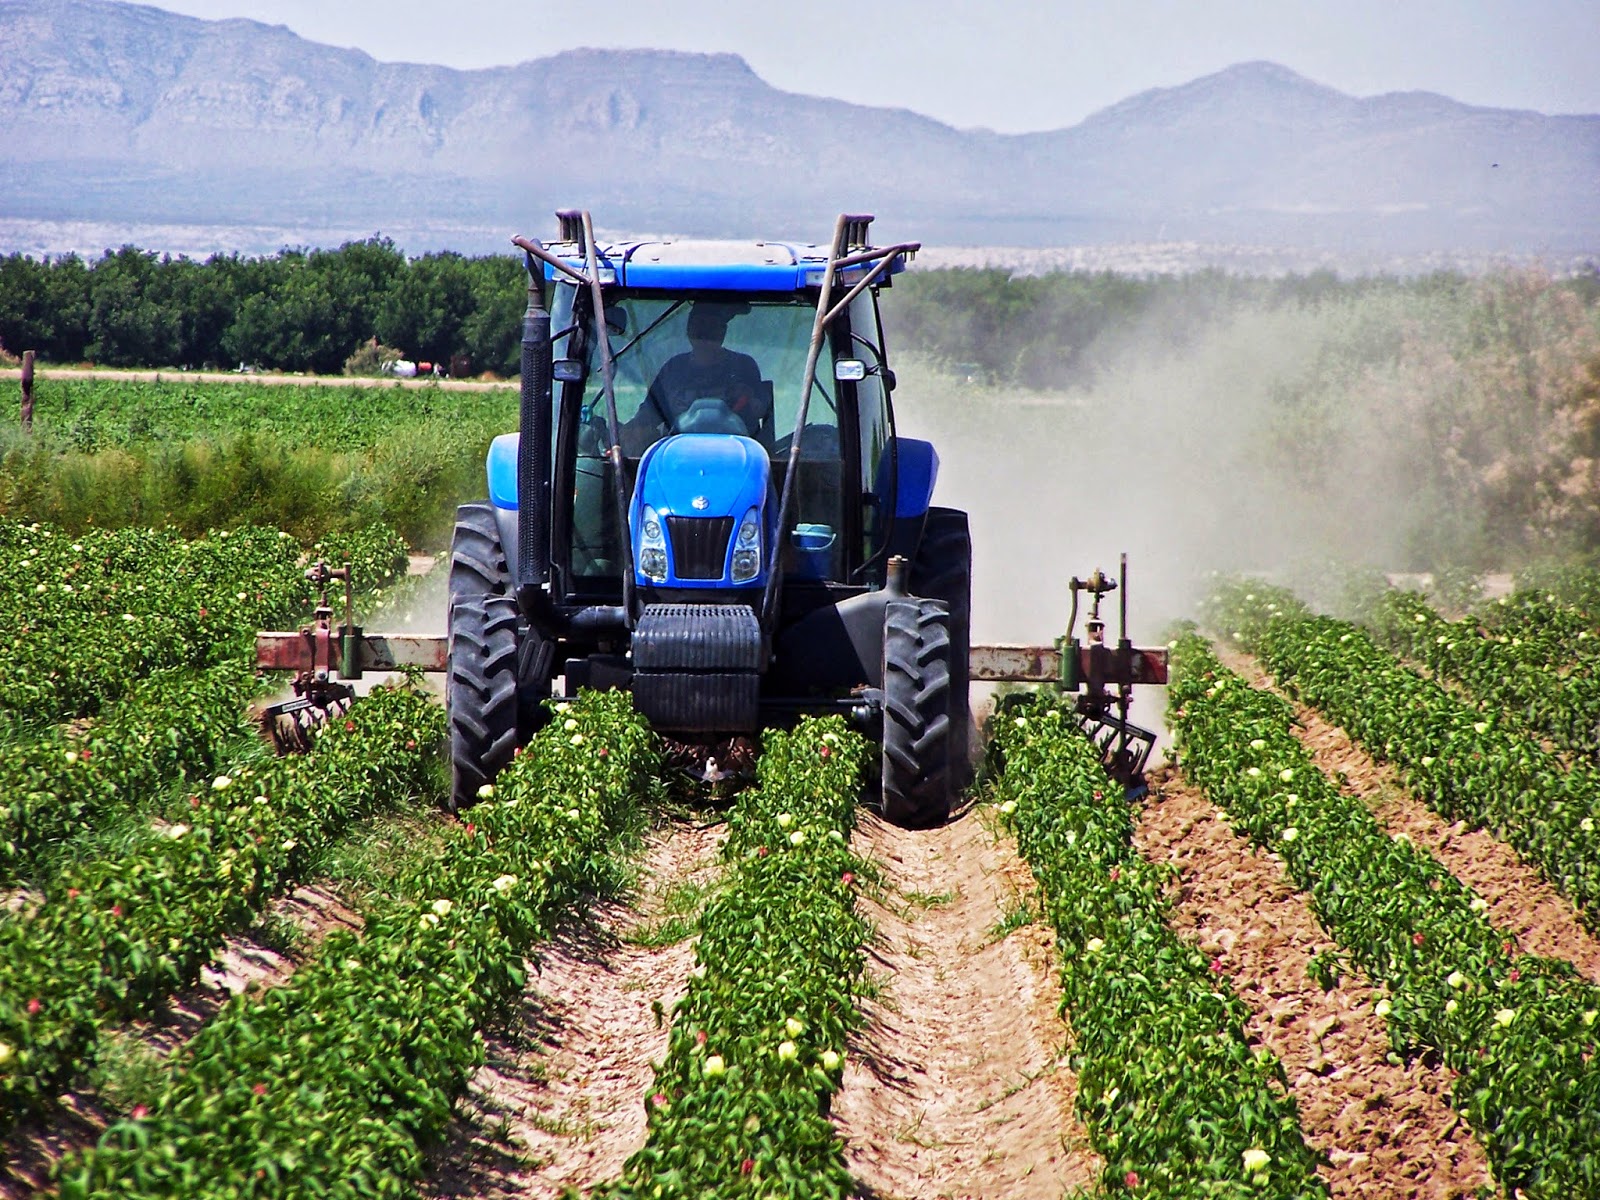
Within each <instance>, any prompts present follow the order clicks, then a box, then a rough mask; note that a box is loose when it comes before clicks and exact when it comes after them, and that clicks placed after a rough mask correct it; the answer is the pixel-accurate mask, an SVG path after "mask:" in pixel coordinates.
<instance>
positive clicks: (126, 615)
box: [122, 613, 139, 621]
mask: <svg viewBox="0 0 1600 1200" xmlns="http://www.w3.org/2000/svg"><path fill="white" fill-rule="evenodd" d="M122 619H123V620H124V621H137V620H138V619H139V618H138V617H136V616H134V615H133V614H132V613H123V614H122Z"/></svg>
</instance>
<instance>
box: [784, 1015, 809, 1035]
mask: <svg viewBox="0 0 1600 1200" xmlns="http://www.w3.org/2000/svg"><path fill="white" fill-rule="evenodd" d="M783 1028H784V1030H785V1032H787V1033H788V1035H789V1036H790V1037H792V1038H797V1037H799V1036H800V1035H801V1034H802V1033H804V1032H805V1031H806V1023H805V1022H804V1021H802V1020H801V1019H800V1018H799V1017H790V1018H789V1019H788V1020H787V1021H785V1022H784V1023H783Z"/></svg>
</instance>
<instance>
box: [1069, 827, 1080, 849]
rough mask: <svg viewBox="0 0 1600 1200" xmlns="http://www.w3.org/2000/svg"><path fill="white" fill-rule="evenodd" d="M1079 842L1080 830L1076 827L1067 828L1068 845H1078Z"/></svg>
mask: <svg viewBox="0 0 1600 1200" xmlns="http://www.w3.org/2000/svg"><path fill="white" fill-rule="evenodd" d="M1077 843H1078V831H1077V830H1076V829H1069V830H1067V845H1069V846H1075V845H1077Z"/></svg>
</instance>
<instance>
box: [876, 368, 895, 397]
mask: <svg viewBox="0 0 1600 1200" xmlns="http://www.w3.org/2000/svg"><path fill="white" fill-rule="evenodd" d="M880 374H881V375H882V376H883V390H884V391H886V392H892V391H894V387H895V384H896V383H898V382H899V380H897V379H896V378H895V377H894V368H893V367H884V368H883V370H882V371H881V372H880Z"/></svg>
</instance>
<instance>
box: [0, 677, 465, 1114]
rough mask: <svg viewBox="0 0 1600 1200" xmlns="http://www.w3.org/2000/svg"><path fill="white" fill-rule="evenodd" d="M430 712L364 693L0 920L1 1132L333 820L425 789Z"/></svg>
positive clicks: (191, 962) (187, 971)
mask: <svg viewBox="0 0 1600 1200" xmlns="http://www.w3.org/2000/svg"><path fill="white" fill-rule="evenodd" d="M441 722H442V716H441V714H440V710H439V709H438V707H437V706H436V705H434V704H433V703H431V702H430V701H428V700H427V699H425V698H424V697H422V696H420V695H417V694H414V693H411V692H409V691H402V690H383V691H379V692H375V693H374V695H373V696H372V697H369V698H368V699H366V700H364V701H363V702H362V704H361V705H360V706H359V709H358V710H357V711H355V712H353V713H352V714H351V716H350V717H349V719H347V720H346V721H344V722H343V723H342V724H339V725H336V726H334V727H332V728H331V729H329V730H327V731H326V732H325V733H323V734H322V736H321V737H320V738H319V739H318V741H317V744H316V748H315V750H314V751H313V752H312V753H311V754H309V755H305V756H295V757H289V758H284V759H275V760H271V761H269V762H267V763H266V764H265V765H263V766H260V767H251V766H244V767H241V768H239V769H238V770H236V771H235V772H233V773H232V774H224V775H220V776H217V777H216V778H215V779H214V780H213V781H212V782H211V784H210V786H208V787H206V788H205V789H203V790H202V791H200V792H197V793H196V794H195V795H193V796H191V797H190V798H189V808H188V810H187V811H186V812H184V813H181V814H180V817H181V819H180V820H178V821H175V822H158V823H153V824H151V825H149V826H147V827H145V828H144V829H143V830H142V831H141V832H139V833H138V834H137V835H135V836H134V837H133V838H132V839H131V840H130V841H129V842H128V843H127V844H126V845H125V846H124V847H123V848H122V849H121V850H120V852H119V853H118V855H117V856H116V857H115V858H99V859H95V860H92V861H89V862H86V863H84V864H82V865H77V866H73V867H71V868H69V869H67V870H64V871H62V872H61V873H59V874H58V875H56V876H55V877H54V878H52V879H51V881H50V882H49V883H48V884H47V885H46V887H45V889H44V892H43V896H42V898H41V899H39V900H38V901H37V902H36V903H35V904H34V905H33V906H32V907H30V908H29V909H28V910H26V911H25V912H23V913H21V914H20V915H17V916H14V917H11V918H9V919H7V920H5V921H3V922H0V1132H3V1131H4V1130H6V1129H9V1128H10V1126H11V1125H12V1123H13V1122H14V1121H15V1120H16V1119H17V1117H18V1116H19V1115H20V1114H21V1113H23V1112H25V1111H28V1110H36V1109H40V1108H42V1107H44V1106H46V1105H47V1104H48V1103H49V1102H50V1100H51V1099H52V1097H53V1096H54V1095H55V1094H56V1092H57V1091H58V1090H59V1088H60V1087H61V1085H62V1084H64V1083H65V1082H66V1081H67V1080H69V1079H70V1077H71V1076H72V1074H73V1073H74V1072H75V1071H76V1070H77V1069H79V1068H80V1067H82V1066H83V1065H85V1063H86V1062H87V1061H88V1059H89V1058H90V1057H91V1056H92V1053H93V1050H94V1048H95V1046H96V1044H97V1038H98V1035H99V1033H100V1031H101V1030H102V1029H104V1028H106V1027H108V1026H110V1025H112V1024H114V1023H117V1022H121V1021H126V1020H129V1019H132V1018H134V1017H137V1016H141V1015H146V1014H148V1012H149V1011H150V1009H151V1008H152V1007H153V1006H155V1005H157V1004H160V1003H162V1002H164V1001H165V1000H166V999H167V998H168V997H169V996H170V995H171V994H172V993H173V992H174V991H175V990H176V989H178V988H181V987H183V986H186V985H188V984H190V983H192V982H193V981H194V980H195V979H196V978H197V977H198V974H199V971H200V969H201V967H203V966H204V965H205V964H206V963H208V962H210V961H211V959H212V957H213V955H214V954H215V952H216V950H217V948H218V946H219V945H220V943H221V941H222V939H223V938H224V937H225V936H226V935H227V934H228V933H230V932H233V931H237V930H239V929H241V928H243V927H245V926H247V925H248V924H249V922H250V921H251V920H252V918H253V916H254V914H255V913H256V912H257V911H258V910H259V909H260V908H261V907H262V906H263V905H264V904H265V902H266V900H267V899H268V898H269V897H270V896H271V895H272V894H273V892H275V891H276V890H278V889H279V888H281V887H282V886H284V885H285V884H286V883H287V882H289V881H290V880H293V879H295V878H297V876H298V873H299V871H300V869H301V866H302V864H303V863H304V862H305V861H306V860H307V858H308V856H309V855H311V854H313V853H315V852H316V851H317V850H318V849H319V848H321V847H322V846H324V845H326V844H327V842H328V840H329V839H330V838H331V837H333V836H334V835H336V834H337V833H338V831H339V830H340V828H341V827H342V826H343V825H344V824H345V823H346V822H348V821H349V820H350V819H352V818H354V817H357V816H359V815H361V814H363V813H366V812H370V811H372V810H374V809H375V808H377V807H379V806H381V805H384V804H386V803H392V802H393V801H394V800H396V799H397V798H399V797H401V796H403V795H406V794H411V793H415V792H417V791H420V790H423V789H425V788H427V787H428V786H429V784H428V779H427V773H426V771H425V767H426V765H427V758H428V748H429V747H430V746H432V745H433V744H434V743H436V742H437V741H438V738H439V726H440V724H441Z"/></svg>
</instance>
